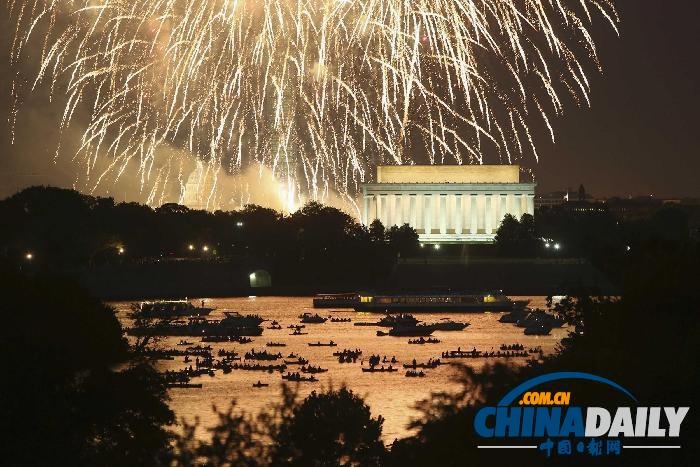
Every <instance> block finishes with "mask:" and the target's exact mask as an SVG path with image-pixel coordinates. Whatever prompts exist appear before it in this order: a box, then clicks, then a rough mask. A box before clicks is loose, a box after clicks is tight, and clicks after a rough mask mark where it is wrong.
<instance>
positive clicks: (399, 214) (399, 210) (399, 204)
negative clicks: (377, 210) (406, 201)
mask: <svg viewBox="0 0 700 467" xmlns="http://www.w3.org/2000/svg"><path fill="white" fill-rule="evenodd" d="M391 221H392V223H393V225H401V224H403V195H401V194H396V195H394V217H393V219H391Z"/></svg>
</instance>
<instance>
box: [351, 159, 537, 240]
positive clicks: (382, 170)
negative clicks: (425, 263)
mask: <svg viewBox="0 0 700 467" xmlns="http://www.w3.org/2000/svg"><path fill="white" fill-rule="evenodd" d="M534 198H535V183H521V182H520V167H519V166H517V165H457V166H455V165H452V166H446V165H442V166H440V165H413V166H380V167H377V182H376V183H369V184H366V185H363V186H362V199H361V201H362V222H363V224H364V225H366V226H369V224H371V223H372V221H373V220H374V219H379V220H380V221H381V222H382V224H384V225H385V226H387V227H389V226H392V225H402V224H406V223H407V224H409V225H410V226H411V227H413V228H414V229H416V230H417V231H418V234H419V236H420V241H421V242H430V243H485V242H486V243H488V242H493V240H494V237H495V236H496V230H497V229H498V226H499V225H500V223H501V220H502V219H503V217H504V216H505V215H506V214H512V215H514V216H515V217H516V218H518V219H519V218H520V216H521V215H523V214H525V213H529V214H534V211H535V203H534Z"/></svg>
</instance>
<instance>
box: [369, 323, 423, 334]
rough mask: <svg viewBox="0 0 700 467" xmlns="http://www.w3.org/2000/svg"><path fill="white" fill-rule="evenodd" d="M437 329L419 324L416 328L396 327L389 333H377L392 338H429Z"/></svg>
mask: <svg viewBox="0 0 700 467" xmlns="http://www.w3.org/2000/svg"><path fill="white" fill-rule="evenodd" d="M434 330H435V329H434V328H433V327H432V326H426V325H422V324H418V325H416V326H396V327H393V328H391V329H390V330H389V332H384V331H377V336H392V337H421V336H423V337H427V336H429V335H431V334H432V333H433V331H434Z"/></svg>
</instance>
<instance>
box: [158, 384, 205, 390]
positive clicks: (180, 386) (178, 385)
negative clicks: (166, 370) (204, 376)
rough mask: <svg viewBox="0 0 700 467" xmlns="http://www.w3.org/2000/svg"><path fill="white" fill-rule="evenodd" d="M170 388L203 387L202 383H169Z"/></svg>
mask: <svg viewBox="0 0 700 467" xmlns="http://www.w3.org/2000/svg"><path fill="white" fill-rule="evenodd" d="M167 386H168V387H169V388H190V389H199V388H201V387H202V383H167Z"/></svg>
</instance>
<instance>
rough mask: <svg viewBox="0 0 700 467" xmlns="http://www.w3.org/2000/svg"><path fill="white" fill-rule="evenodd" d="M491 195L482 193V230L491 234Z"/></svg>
mask: <svg viewBox="0 0 700 467" xmlns="http://www.w3.org/2000/svg"><path fill="white" fill-rule="evenodd" d="M492 198H493V196H492V195H491V193H487V194H485V195H484V232H485V233H486V234H491V232H492V231H493V224H492V220H493V206H491V199H492Z"/></svg>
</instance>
